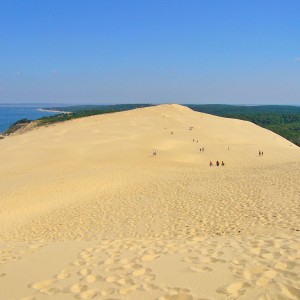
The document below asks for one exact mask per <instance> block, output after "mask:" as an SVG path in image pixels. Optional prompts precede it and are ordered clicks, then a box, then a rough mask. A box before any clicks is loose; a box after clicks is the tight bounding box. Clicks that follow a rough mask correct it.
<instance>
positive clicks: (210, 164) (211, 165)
mask: <svg viewBox="0 0 300 300" xmlns="http://www.w3.org/2000/svg"><path fill="white" fill-rule="evenodd" d="M220 165H221V166H222V167H224V166H225V163H224V161H223V160H222V162H221V163H220V162H219V161H218V160H217V161H216V166H217V167H218V166H220ZM209 166H210V167H213V166H214V164H213V163H212V161H210V162H209Z"/></svg>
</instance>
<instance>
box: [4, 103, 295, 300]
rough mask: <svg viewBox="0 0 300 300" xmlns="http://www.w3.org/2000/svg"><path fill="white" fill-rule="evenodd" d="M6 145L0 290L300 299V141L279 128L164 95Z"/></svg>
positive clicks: (34, 294) (23, 295)
mask: <svg viewBox="0 0 300 300" xmlns="http://www.w3.org/2000/svg"><path fill="white" fill-rule="evenodd" d="M200 148H201V150H202V148H204V151H201V152H200ZM153 149H155V150H156V151H157V156H156V157H153V155H152V151H153ZM259 151H263V152H264V155H263V156H259ZM0 156H1V168H0V199H1V200H0V201H1V209H0V220H1V222H0V299H3V300H10V299H14V300H15V299H18V300H21V299H22V300H44V299H45V300H46V299H106V300H109V299H110V300H111V299H159V300H192V299H197V300H208V299H209V300H212V299H249V300H250V299H259V300H273V299H294V300H296V299H300V184H299V178H300V149H299V147H297V146H296V145H294V144H292V143H291V142H289V141H287V140H285V139H284V138H282V137H280V136H279V135H277V134H275V133H273V132H270V131H268V130H266V129H263V128H261V127H258V126H256V125H254V124H252V123H250V122H246V121H241V120H234V119H226V118H221V117H216V116H212V115H208V114H204V113H199V112H195V111H192V110H191V109H189V108H187V107H184V106H181V105H176V104H173V105H158V106H154V107H147V108H140V109H135V110H131V111H125V112H119V113H113V114H105V115H98V116H92V117H87V118H81V119H76V120H72V121H68V122H64V123H59V124H55V125H51V126H48V127H41V128H35V129H33V130H32V131H29V132H26V133H24V134H21V135H14V136H9V137H6V138H5V139H2V140H0ZM217 160H218V161H220V162H221V161H224V163H225V166H223V167H222V166H219V167H216V166H215V162H216V161H217ZM210 161H212V162H213V163H214V166H213V167H209V162H210Z"/></svg>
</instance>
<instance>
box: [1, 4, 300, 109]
mask: <svg viewBox="0 0 300 300" xmlns="http://www.w3.org/2000/svg"><path fill="white" fill-rule="evenodd" d="M13 102H19V103H25V102H31V103H32V102H39V103H42V102H48V103H50V102H52V103H136V102H137V103H141V102H147V103H148V102H150V103H238V104H298V105H299V104H300V1H299V0H281V1H278V0H248V1H246V0H245V1H244V0H236V1H233V0H206V1H201V0H180V1H179V0H19V1H17V0H0V103H13Z"/></svg>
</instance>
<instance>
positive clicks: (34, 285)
mask: <svg viewBox="0 0 300 300" xmlns="http://www.w3.org/2000/svg"><path fill="white" fill-rule="evenodd" d="M55 282H56V279H48V280H44V281H40V282H36V283H31V284H29V285H28V287H30V288H33V289H36V290H41V289H44V288H47V287H49V286H50V285H52V284H53V283H55Z"/></svg>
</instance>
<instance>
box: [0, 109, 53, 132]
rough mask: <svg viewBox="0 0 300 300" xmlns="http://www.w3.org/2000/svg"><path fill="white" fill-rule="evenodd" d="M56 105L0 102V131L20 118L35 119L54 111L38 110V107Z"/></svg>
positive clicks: (51, 113) (49, 114)
mask: <svg viewBox="0 0 300 300" xmlns="http://www.w3.org/2000/svg"><path fill="white" fill-rule="evenodd" d="M51 106H56V107H57V106H58V105H57V104H0V133H1V132H3V131H5V130H6V129H8V128H9V126H10V125H12V124H13V123H15V122H16V121H18V120H20V119H25V118H26V119H29V120H36V119H39V118H41V117H45V116H51V115H55V114H57V112H56V113H53V112H47V111H39V110H38V109H39V108H46V107H51Z"/></svg>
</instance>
